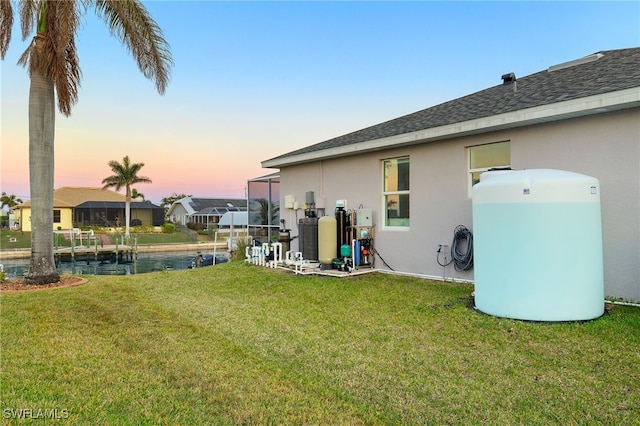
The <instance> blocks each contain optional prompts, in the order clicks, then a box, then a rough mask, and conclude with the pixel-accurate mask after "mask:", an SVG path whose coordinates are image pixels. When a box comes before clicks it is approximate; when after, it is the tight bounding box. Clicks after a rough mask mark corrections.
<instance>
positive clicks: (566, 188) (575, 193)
mask: <svg viewBox="0 0 640 426" xmlns="http://www.w3.org/2000/svg"><path fill="white" fill-rule="evenodd" d="M485 175H487V176H485ZM472 200H473V203H474V204H479V203H529V202H536V203H549V202H565V203H568V202H598V203H599V202H600V184H599V182H598V179H596V178H594V177H591V176H587V175H583V174H580V173H575V172H569V171H564V170H555V169H528V170H513V171H492V172H485V173H483V174H482V175H481V176H480V182H479V183H477V184H476V185H474V186H473V191H472Z"/></svg>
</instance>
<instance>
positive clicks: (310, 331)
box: [0, 262, 640, 425]
mask: <svg viewBox="0 0 640 426" xmlns="http://www.w3.org/2000/svg"><path fill="white" fill-rule="evenodd" d="M87 278H88V280H89V282H88V283H87V284H84V285H82V286H79V287H74V288H68V289H57V290H45V291H39V292H32V293H22V294H3V295H2V296H1V309H2V310H1V317H0V325H1V326H2V329H1V330H2V358H1V364H2V365H1V367H2V369H1V379H2V382H1V386H2V387H1V398H2V403H1V408H2V410H3V412H2V413H3V421H5V422H7V423H9V424H11V422H13V421H14V420H12V418H13V417H15V412H14V411H11V410H18V409H31V410H32V411H31V412H29V413H30V415H31V416H33V413H36V414H37V413H38V411H37V410H54V409H56V410H58V411H57V412H55V413H57V414H58V415H59V416H60V415H62V416H64V417H68V420H69V421H71V422H72V423H73V424H86V425H95V424H102V425H107V424H116V425H129V424H136V425H142V424H149V425H155V424H171V425H195V424H207V425H215V424H220V425H226V424H259V425H264V424H295V425H298V424H322V425H357V424H391V425H399V424H437V425H440V424H494V425H510V424H518V425H521V424H526V425H548V424H560V425H565V424H619V425H623V424H625V425H626V424H638V419H640V368H639V366H640V309H638V308H634V307H626V306H613V305H608V309H607V310H608V312H607V314H606V315H604V316H603V317H602V318H599V319H597V320H594V321H590V322H585V323H551V324H540V323H532V322H523V321H516V320H510V319H502V318H496V317H492V316H488V315H484V314H481V313H479V312H477V311H475V310H473V309H472V308H470V307H469V293H470V291H471V287H470V286H469V285H467V284H450V283H436V282H430V281H425V280H421V279H417V278H408V277H399V276H392V275H383V274H371V275H364V276H358V277H350V278H328V277H317V276H299V275H294V274H292V273H289V272H283V271H278V270H271V269H263V268H258V267H251V266H246V265H244V264H242V263H240V262H231V263H228V264H223V265H218V266H216V267H213V268H201V269H195V270H185V271H173V272H159V273H150V274H141V275H134V276H123V277H114V276H90V277H87ZM63 410H64V411H63ZM12 413H14V414H12ZM42 413H43V415H44V414H46V412H42ZM49 413H51V411H49Z"/></svg>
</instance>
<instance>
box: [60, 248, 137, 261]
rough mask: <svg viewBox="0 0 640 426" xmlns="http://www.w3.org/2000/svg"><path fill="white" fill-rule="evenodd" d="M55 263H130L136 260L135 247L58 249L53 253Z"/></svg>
mask: <svg viewBox="0 0 640 426" xmlns="http://www.w3.org/2000/svg"><path fill="white" fill-rule="evenodd" d="M53 256H54V258H55V260H56V263H57V262H67V261H75V260H87V261H89V260H96V261H98V260H99V261H110V262H132V261H134V260H136V259H137V258H138V250H137V247H136V246H135V245H133V246H132V245H125V244H110V245H97V244H96V245H93V246H71V247H58V248H55V249H54V251H53Z"/></svg>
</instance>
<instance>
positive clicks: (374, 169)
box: [280, 108, 640, 301]
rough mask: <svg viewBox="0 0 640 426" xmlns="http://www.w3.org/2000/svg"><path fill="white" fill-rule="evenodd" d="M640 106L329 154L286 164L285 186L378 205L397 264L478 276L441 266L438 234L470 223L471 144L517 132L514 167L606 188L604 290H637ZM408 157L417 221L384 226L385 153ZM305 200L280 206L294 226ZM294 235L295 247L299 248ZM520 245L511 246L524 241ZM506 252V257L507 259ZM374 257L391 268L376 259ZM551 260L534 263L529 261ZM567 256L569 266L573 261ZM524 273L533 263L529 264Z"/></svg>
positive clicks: (293, 191)
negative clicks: (589, 179) (572, 176)
mask: <svg viewBox="0 0 640 426" xmlns="http://www.w3.org/2000/svg"><path fill="white" fill-rule="evenodd" d="M638 123H640V109H638V108H635V109H631V110H623V111H618V112H612V113H608V114H601V115H598V116H589V117H583V118H575V119H569V120H563V121H559V122H553V123H547V124H539V125H534V126H528V127H523V128H516V129H509V130H501V131H496V132H490V133H486V134H482V135H477V136H468V137H460V138H452V139H449V140H446V141H436V142H429V143H425V144H417V145H413V146H409V147H404V148H397V149H389V150H383V151H377V152H372V153H363V154H358V155H351V156H345V157H342V158H334V159H324V160H322V161H316V162H310V163H305V164H299V165H292V166H286V167H282V168H281V169H280V173H281V181H280V185H281V194H282V200H281V205H284V196H286V195H294V197H295V198H296V200H304V197H305V193H306V192H307V191H314V193H315V198H316V207H318V208H325V212H326V214H328V215H332V214H333V213H334V209H335V202H336V200H338V199H346V200H347V209H357V208H359V207H364V208H371V209H372V211H373V219H374V224H375V226H376V227H375V247H376V250H377V251H378V252H379V253H380V255H381V256H382V258H384V260H385V261H386V262H387V264H388V265H389V266H390V267H391V268H393V269H394V270H397V271H402V272H404V273H410V274H419V275H423V276H427V277H433V278H445V279H450V278H456V279H462V280H473V271H472V270H471V271H456V270H455V269H454V268H453V267H452V266H448V267H446V268H443V267H442V266H440V265H438V263H437V262H436V251H437V249H438V245H439V244H446V245H449V246H450V245H451V243H452V240H453V231H454V228H455V227H456V226H457V225H465V226H466V227H467V228H469V229H471V230H472V218H473V215H472V209H471V198H470V194H469V189H468V188H469V181H468V175H467V170H468V147H470V146H476V145H482V144H488V143H494V142H500V141H510V143H511V166H512V168H513V169H532V168H554V169H560V170H568V171H573V172H578V173H583V174H586V175H590V176H594V177H596V178H598V179H599V180H600V184H601V188H602V194H601V203H602V204H601V206H602V223H603V252H604V272H605V294H606V295H607V296H611V297H619V298H624V299H630V300H636V301H637V300H640V266H639V265H640V261H639V259H640V220H639V218H640V182H639V178H638V176H640V127H639V126H638ZM407 155H408V156H409V157H410V179H411V226H410V227H409V228H408V229H406V230H404V229H401V230H398V229H385V227H384V226H382V221H381V215H382V212H383V205H382V203H383V201H382V200H383V198H382V165H381V162H382V160H384V159H388V158H394V157H400V156H407ZM301 217H304V211H303V210H302V208H300V209H298V210H297V211H296V210H292V209H286V208H283V209H282V211H281V218H283V219H285V222H286V226H287V227H288V228H291V229H292V230H293V231H294V232H292V235H294V236H295V235H297V220H298V219H299V218H301ZM297 241H298V240H297V239H294V241H293V242H292V248H293V249H297ZM517 249H518V247H514V250H517ZM507 261H508V259H505V262H507ZM375 266H376V267H379V268H383V269H384V268H386V266H385V265H383V264H382V262H381V261H380V260H379V259H376V265H375ZM539 267H544V265H533V264H532V268H539ZM571 267H572V266H571V263H570V262H568V263H567V268H571ZM523 273H526V271H523Z"/></svg>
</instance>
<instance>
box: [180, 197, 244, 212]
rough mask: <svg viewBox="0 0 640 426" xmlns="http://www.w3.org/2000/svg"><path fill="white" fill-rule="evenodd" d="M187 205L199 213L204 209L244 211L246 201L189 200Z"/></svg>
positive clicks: (227, 199) (226, 199) (230, 199)
mask: <svg viewBox="0 0 640 426" xmlns="http://www.w3.org/2000/svg"><path fill="white" fill-rule="evenodd" d="M189 204H190V205H191V207H192V208H193V210H194V211H196V212H199V211H201V210H205V209H220V210H221V211H224V212H226V211H229V210H243V209H244V210H246V209H247V200H246V199H242V198H193V197H192V198H191V200H190V202H189Z"/></svg>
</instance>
